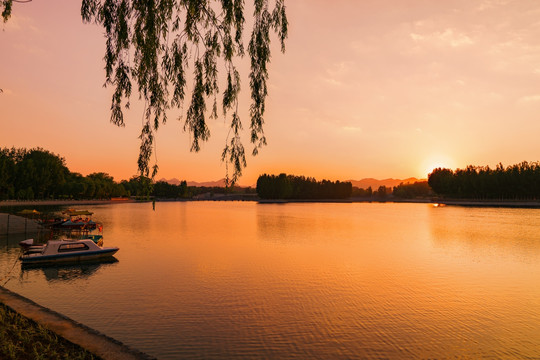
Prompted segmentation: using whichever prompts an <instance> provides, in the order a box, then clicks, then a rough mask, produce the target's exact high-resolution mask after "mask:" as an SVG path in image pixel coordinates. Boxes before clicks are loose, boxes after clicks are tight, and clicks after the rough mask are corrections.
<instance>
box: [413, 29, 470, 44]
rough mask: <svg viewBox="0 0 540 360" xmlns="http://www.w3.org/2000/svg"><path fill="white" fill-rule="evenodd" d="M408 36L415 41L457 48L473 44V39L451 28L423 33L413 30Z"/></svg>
mask: <svg viewBox="0 0 540 360" xmlns="http://www.w3.org/2000/svg"><path fill="white" fill-rule="evenodd" d="M409 36H410V37H411V39H412V40H413V41H414V42H416V43H428V44H432V45H435V46H450V47H453V48H458V47H464V46H468V45H473V44H474V41H473V40H472V39H471V38H470V37H469V36H467V35H465V34H464V33H461V32H458V31H456V30H455V29H451V28H448V29H445V30H444V31H436V32H433V33H430V34H425V35H423V34H419V33H416V32H413V33H410V34H409Z"/></svg>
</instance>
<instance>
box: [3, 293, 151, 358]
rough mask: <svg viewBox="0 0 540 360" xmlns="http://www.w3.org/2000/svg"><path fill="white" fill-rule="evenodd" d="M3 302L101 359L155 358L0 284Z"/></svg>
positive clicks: (16, 311)
mask: <svg viewBox="0 0 540 360" xmlns="http://www.w3.org/2000/svg"><path fill="white" fill-rule="evenodd" d="M0 302H1V303H2V304H4V305H5V306H7V307H8V308H9V309H11V310H12V311H14V312H15V313H17V314H19V315H21V316H23V317H25V318H27V319H30V320H32V321H34V322H35V323H37V324H39V325H41V326H43V327H44V328H46V329H48V330H50V331H52V332H53V333H55V334H56V335H57V336H60V337H62V338H64V339H66V340H67V341H69V342H71V343H73V344H76V345H78V346H80V347H81V348H83V349H85V350H87V351H88V352H90V353H92V354H94V355H97V356H99V358H100V359H104V360H107V359H118V360H120V359H122V360H150V359H154V357H152V356H150V355H148V354H146V353H143V352H142V351H139V350H137V349H134V348H131V347H129V346H127V345H125V344H124V343H122V342H120V341H118V340H116V339H113V338H112V337H110V336H107V335H105V334H103V333H101V332H99V331H97V330H95V329H92V328H90V327H88V326H86V325H84V324H81V323H79V322H77V321H75V320H73V319H71V318H69V317H67V316H65V315H62V314H60V313H58V312H56V311H54V310H51V309H49V308H46V307H44V306H41V305H39V304H37V303H35V302H34V301H32V300H30V299H28V298H26V297H24V296H22V295H19V294H17V293H15V292H13V291H11V290H8V289H6V288H5V287H3V286H0Z"/></svg>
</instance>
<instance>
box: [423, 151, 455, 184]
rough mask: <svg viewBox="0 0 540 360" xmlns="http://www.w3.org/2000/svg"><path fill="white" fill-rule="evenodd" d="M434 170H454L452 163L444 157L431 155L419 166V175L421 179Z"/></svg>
mask: <svg viewBox="0 0 540 360" xmlns="http://www.w3.org/2000/svg"><path fill="white" fill-rule="evenodd" d="M436 168H447V169H453V168H454V161H453V160H452V159H450V158H449V157H447V156H444V155H432V156H430V157H429V158H426V159H425V160H424V161H423V162H422V164H421V169H420V171H421V174H422V176H423V177H426V178H427V176H428V175H429V174H430V173H431V172H432V171H433V169H436Z"/></svg>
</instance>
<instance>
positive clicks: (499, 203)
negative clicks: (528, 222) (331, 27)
mask: <svg viewBox="0 0 540 360" xmlns="http://www.w3.org/2000/svg"><path fill="white" fill-rule="evenodd" d="M150 201H152V200H133V199H129V200H3V201H0V208H2V207H13V206H17V207H18V206H66V205H67V206H71V205H102V204H123V203H134V202H150ZM174 201H178V202H180V201H182V202H184V201H256V202H258V203H259V204H288V203H364V202H366V203H367V202H368V203H423V204H441V205H453V206H470V207H505V208H532V209H536V208H540V201H537V200H467V199H437V198H430V199H425V198H424V199H420V198H419V199H398V198H392V197H388V198H369V197H352V198H348V199H286V200H284V199H259V198H256V197H254V196H245V197H243V196H238V195H236V196H234V195H229V196H214V197H207V198H194V199H156V202H174Z"/></svg>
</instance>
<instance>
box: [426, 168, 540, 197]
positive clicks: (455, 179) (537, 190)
mask: <svg viewBox="0 0 540 360" xmlns="http://www.w3.org/2000/svg"><path fill="white" fill-rule="evenodd" d="M428 183H429V185H430V186H431V188H432V189H433V191H434V192H435V193H437V194H438V195H441V196H444V197H450V198H462V199H508V200H533V199H534V200H536V199H540V163H538V162H532V163H528V162H526V161H524V162H522V163H520V164H516V165H511V166H508V167H506V168H504V167H503V165H502V164H498V165H497V167H496V168H495V169H491V168H490V167H489V166H472V165H469V166H467V167H466V168H465V169H457V170H455V171H452V170H450V169H443V168H437V169H435V170H433V172H432V173H431V174H429V176H428Z"/></svg>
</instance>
